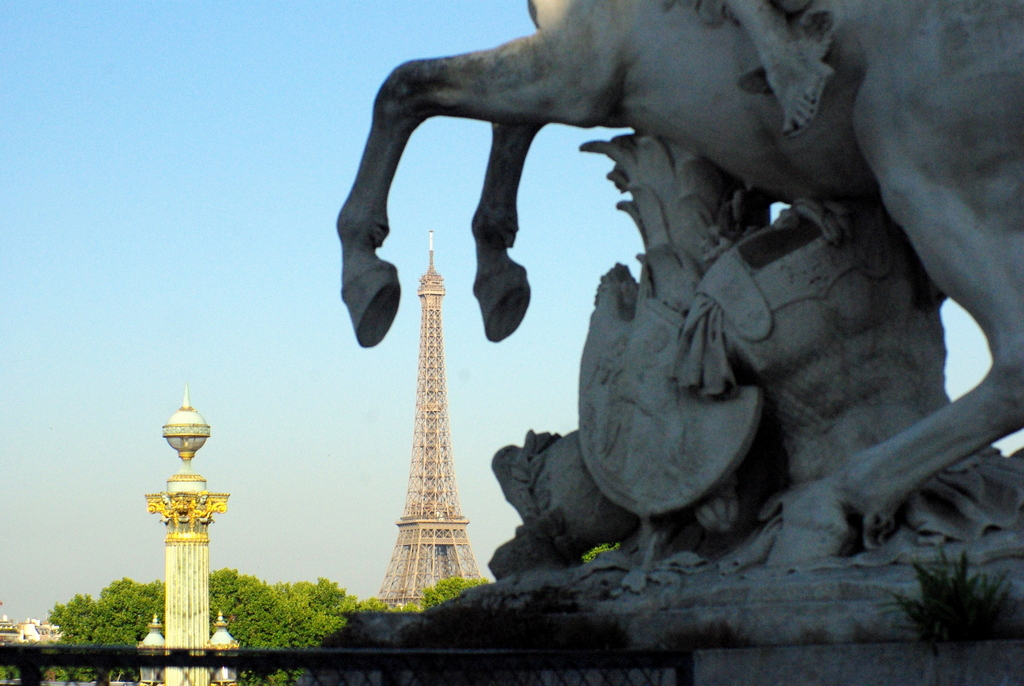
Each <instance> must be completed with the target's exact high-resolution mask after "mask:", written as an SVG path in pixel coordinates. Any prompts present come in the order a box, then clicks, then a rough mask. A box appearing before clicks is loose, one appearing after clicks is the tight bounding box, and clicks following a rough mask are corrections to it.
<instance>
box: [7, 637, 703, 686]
mask: <svg viewBox="0 0 1024 686" xmlns="http://www.w3.org/2000/svg"><path fill="white" fill-rule="evenodd" d="M119 681H121V682H131V683H133V684H135V683H139V684H141V686H161V685H166V686H174V685H180V686H233V685H234V684H238V686H289V685H291V684H295V685H296V686H492V685H493V686H499V685H500V686H505V685H506V684H508V685H513V686H692V684H693V658H692V655H691V654H690V653H680V652H655V651H596V650H588V651H563V650H552V651H525V650H385V649H377V648H372V649H371V648H357V649H307V650H244V649H243V650H232V651H228V652H218V651H187V650H164V651H161V652H160V653H159V654H153V653H149V654H146V653H142V652H140V651H138V650H136V649H132V648H118V647H105V646H95V647H93V646H61V645H54V646H0V683H6V684H9V685H10V686H42V685H44V684H48V685H51V686H56V685H57V684H59V685H61V686H64V685H67V686H71V685H73V684H83V685H84V684H87V683H88V684H92V683H95V684H96V685H97V686H110V684H114V683H117V682H119Z"/></svg>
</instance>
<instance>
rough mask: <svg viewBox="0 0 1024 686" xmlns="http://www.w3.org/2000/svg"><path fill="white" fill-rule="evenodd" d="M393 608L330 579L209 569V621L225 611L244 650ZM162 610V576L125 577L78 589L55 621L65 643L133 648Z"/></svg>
mask: <svg viewBox="0 0 1024 686" xmlns="http://www.w3.org/2000/svg"><path fill="white" fill-rule="evenodd" d="M387 609H388V608H387V606H386V605H384V603H382V602H381V601H379V600H377V599H376V598H367V599H366V600H362V601H361V600H359V598H357V597H356V596H354V595H349V594H348V593H347V592H346V591H345V589H343V588H341V587H339V586H338V584H337V583H335V582H333V581H330V580H328V579H317V581H316V583H313V582H310V581H298V582H295V583H277V584H269V583H267V582H266V581H263V580H262V579H258V578H256V577H255V576H252V575H249V574H240V573H239V572H238V570H236V569H220V570H217V571H215V572H213V573H212V574H210V624H211V626H212V624H213V622H214V621H215V620H216V618H217V614H218V613H223V614H224V617H225V618H227V619H228V623H229V627H228V630H229V631H230V632H231V634H232V635H233V636H234V637H235V639H236V640H237V641H238V642H239V644H240V645H242V646H243V647H249V648H302V647H309V646H316V645H319V644H320V642H321V641H322V640H323V638H324V637H325V636H327V635H328V634H331V633H333V632H335V631H337V630H338V629H340V628H341V627H342V626H344V625H345V620H346V617H347V616H348V615H350V614H352V613H353V612H365V611H377V612H379V611H383V610H387ZM163 614H164V584H163V582H162V581H153V582H150V583H148V584H143V583H139V582H137V581H133V580H131V579H127V578H125V579H121V580H119V581H114V582H113V583H111V584H110V585H109V586H107V587H106V588H104V589H103V590H102V591H100V595H99V598H98V599H93V598H92V597H91V596H89V595H81V594H79V595H76V596H75V597H73V598H72V599H71V600H69V601H68V602H67V603H57V604H56V605H55V606H54V608H53V610H51V611H50V621H51V622H53V623H54V624H58V625H59V626H60V627H61V641H62V642H63V643H76V644H96V645H129V646H135V645H136V644H137V643H138V642H139V641H141V640H142V639H143V638H144V637H145V635H146V633H147V632H148V629H147V626H146V625H147V624H149V622H150V621H152V618H153V615H157V616H158V617H161V618H163Z"/></svg>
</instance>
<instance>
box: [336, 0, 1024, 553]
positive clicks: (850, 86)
mask: <svg viewBox="0 0 1024 686" xmlns="http://www.w3.org/2000/svg"><path fill="white" fill-rule="evenodd" d="M736 6H737V7H739V4H738V3H736ZM709 7H711V8H712V10H713V11H711V12H710V13H709V11H708V8H709ZM716 7H717V8H718V9H717V10H715V8H716ZM532 9H533V10H534V11H533V14H534V17H535V22H536V23H537V25H538V30H537V32H536V33H535V34H533V35H531V36H528V37H525V38H521V39H518V40H514V41H512V42H510V43H507V44H505V45H502V46H500V47H497V48H495V49H493V50H487V51H481V52H475V53H470V54H466V55H461V56H456V57H450V58H444V59H434V60H423V61H413V62H409V63H406V64H404V65H402V66H400V67H398V68H397V69H396V70H395V71H394V72H393V73H392V74H391V76H390V77H389V78H388V79H387V80H386V82H385V83H384V85H383V86H382V88H381V90H380V93H379V94H378V96H377V99H376V103H375V105H374V116H373V124H372V128H371V131H370V136H369V140H368V142H367V144H366V149H365V152H364V155H363V158H362V162H361V164H360V167H359V172H358V176H357V178H356V181H355V184H354V186H353V188H352V191H351V194H350V195H349V198H348V200H347V201H346V202H345V205H344V207H343V208H342V210H341V214H340V216H339V218H338V233H339V236H340V238H341V241H342V247H343V289H342V297H343V299H344V301H345V303H346V305H347V306H348V308H349V311H350V314H351V316H352V321H353V324H354V326H355V330H356V336H357V339H358V340H359V342H360V344H362V345H364V346H372V345H375V344H376V343H377V342H379V341H380V340H381V339H382V338H383V336H384V335H385V333H386V332H387V330H388V328H389V326H390V324H391V321H392V319H393V317H394V315H395V312H396V310H397V306H398V299H399V286H398V280H397V273H396V271H395V268H394V267H393V266H392V265H390V264H388V263H386V262H384V261H382V260H380V259H379V258H378V257H377V256H376V253H375V251H376V249H377V248H378V247H380V246H381V244H382V242H383V240H384V238H385V237H386V236H387V233H388V231H389V227H388V220H387V211H386V210H387V197H388V189H389V186H390V183H391V180H392V178H393V175H394V173H395V170H396V167H397V165H398V161H399V158H400V157H401V154H402V151H403V149H404V146H405V144H406V142H407V140H408V138H409V136H410V134H411V133H412V132H413V130H415V128H416V127H417V126H418V125H419V124H420V123H421V122H422V121H424V120H425V119H427V118H429V117H432V116H438V115H446V116H455V117H467V118H473V119H480V120H484V121H490V122H493V123H494V124H495V129H494V144H493V148H492V153H491V160H490V164H489V167H488V170H487V175H486V179H485V182H484V192H483V198H482V200H481V204H480V207H479V209H478V211H477V214H476V216H475V217H474V221H473V233H474V236H475V238H476V241H477V254H478V265H479V266H478V273H477V280H476V283H475V286H474V292H475V293H476V295H477V297H478V299H479V301H480V304H481V309H482V311H483V315H484V321H485V330H486V332H487V335H488V337H489V338H491V339H492V340H500V339H502V338H504V337H505V336H507V335H509V334H510V333H511V332H512V331H514V330H515V328H516V327H517V326H518V324H519V322H520V321H521V319H522V316H523V314H524V312H525V310H526V306H527V304H528V302H529V287H528V285H527V283H526V278H525V270H523V268H522V267H521V266H519V265H517V264H515V263H514V262H512V261H511V260H510V259H509V258H508V256H507V254H506V249H507V248H508V247H511V246H512V243H513V240H514V236H515V231H516V212H515V194H516V189H517V185H518V182H519V174H520V171H521V168H522V164H523V162H524V160H525V156H526V152H527V150H528V148H529V145H530V142H531V141H532V139H533V136H534V135H535V134H536V132H537V131H538V130H539V128H540V127H542V126H543V125H545V124H547V123H550V122H557V123H562V124H569V125H573V126H579V127H593V126H609V127H632V128H633V129H635V130H636V131H637V132H638V133H640V134H644V135H650V136H656V137H659V138H661V139H664V140H667V141H671V142H672V143H673V144H676V145H679V146H681V147H683V148H685V149H687V150H689V151H691V152H692V153H693V154H694V155H697V156H699V157H701V158H703V159H706V160H708V161H709V162H710V163H712V164H713V165H715V166H717V167H718V168H720V169H721V170H723V171H724V172H725V173H727V174H728V175H730V176H731V177H733V178H736V179H739V180H740V181H742V183H744V184H745V186H746V187H748V188H752V189H758V190H759V191H761V192H763V193H765V194H767V195H768V196H770V197H771V198H773V199H777V200H781V201H792V200H794V199H797V198H819V199H823V200H829V199H842V200H847V199H864V200H868V201H874V200H877V199H881V201H882V203H883V204H884V207H885V209H886V211H887V212H888V214H889V215H890V216H891V217H892V218H893V220H894V221H895V222H896V223H897V224H898V225H899V226H900V227H902V230H903V231H904V232H905V234H906V236H907V237H908V239H909V241H910V243H911V244H912V246H913V248H914V250H915V251H916V253H917V255H918V256H919V258H920V260H921V262H922V263H923V265H924V267H925V270H926V271H927V274H928V276H929V277H930V278H931V280H932V281H933V282H934V284H935V285H936V286H937V287H938V288H939V289H940V290H941V291H942V292H944V293H946V294H948V295H949V296H950V297H952V298H954V299H955V300H956V301H957V302H959V303H960V304H961V305H962V306H963V307H964V308H965V309H966V310H967V311H968V312H969V313H970V314H971V315H972V316H973V317H974V318H975V319H976V320H977V322H978V323H979V325H980V326H981V328H982V330H983V331H984V333H985V335H986V336H987V338H988V342H989V346H990V349H991V352H992V358H993V367H992V370H991V371H990V373H989V374H988V376H987V377H986V378H985V380H984V381H983V382H982V383H981V384H980V385H979V386H978V387H977V388H975V389H974V390H973V391H971V392H970V393H968V394H967V395H966V396H964V397H963V398H961V399H959V400H958V401H956V402H955V403H952V404H949V405H945V406H943V407H941V408H939V409H937V410H936V411H934V412H933V413H931V414H930V415H928V416H927V417H926V418H925V419H923V420H921V421H919V422H917V423H915V424H914V425H913V426H911V427H910V428H908V429H906V430H904V431H902V432H900V433H898V434H896V435H895V436H893V437H891V438H888V439H887V440H884V441H882V442H881V443H878V444H877V445H874V446H872V447H870V448H867V449H864V450H862V451H860V453H859V454H858V455H856V459H854V460H852V461H851V462H850V463H849V465H848V466H847V467H846V468H845V469H843V470H841V471H839V472H837V473H835V474H832V475H830V476H828V477H826V478H822V479H820V480H818V481H815V482H813V483H811V484H808V485H807V487H806V488H804V489H803V490H802V491H801V492H800V493H799V494H797V495H796V497H794V498H792V499H790V500H789V501H787V502H786V503H785V505H784V509H783V512H782V520H783V521H782V525H781V529H780V533H779V535H778V538H777V540H776V542H775V551H774V553H773V557H774V559H775V560H776V561H778V562H780V563H788V562H791V561H800V560H806V559H811V558H816V557H822V556H829V555H836V554H839V553H840V551H842V550H844V549H845V548H846V547H847V546H848V544H849V541H850V539H851V537H855V536H856V535H858V534H857V532H862V533H863V537H864V541H865V544H866V545H868V546H869V547H870V546H871V545H872V541H874V540H876V539H878V538H880V537H884V535H885V534H886V531H887V530H888V529H889V528H890V525H891V521H892V518H893V514H894V512H896V510H897V509H898V508H900V507H901V505H902V504H903V503H904V502H905V501H906V499H907V498H908V496H909V494H911V493H912V492H913V491H914V490H915V489H917V488H919V487H920V486H921V485H922V484H923V483H924V482H925V481H927V480H928V479H929V478H930V477H932V476H933V475H934V474H936V473H938V472H939V471H940V470H942V469H944V468H946V467H948V466H949V465H952V464H954V463H955V462H957V461H958V460H960V459H962V458H964V457H965V456H968V455H970V454H972V453H974V452H976V451H978V450H979V449H981V448H983V447H984V446H986V445H988V444H990V443H991V442H992V441H994V440H997V439H999V438H1001V437H1003V436H1005V435H1007V434H1009V433H1011V432H1013V431H1015V430H1017V429H1019V428H1021V426H1024V271H1022V270H1021V268H1020V265H1022V264H1024V187H1022V186H1024V1H1022V0H989V1H988V2H984V3H981V2H966V1H959V0H957V1H948V0H814V1H813V2H811V3H810V4H809V5H806V6H802V7H800V6H797V8H796V11H790V12H788V13H785V14H782V15H781V16H782V19H781V21H782V22H783V23H782V24H781V25H778V26H781V28H782V32H783V35H791V36H792V38H793V40H797V41H799V40H802V41H812V42H813V41H818V42H819V43H820V44H821V45H823V46H827V48H828V49H827V54H825V53H824V52H823V53H822V54H823V55H824V58H823V59H824V61H825V63H826V64H827V66H828V68H829V69H830V70H831V72H830V75H829V80H828V82H827V85H825V86H824V89H823V91H822V94H821V99H820V102H814V103H812V104H813V105H814V107H813V108H812V110H810V111H805V112H804V115H805V116H804V117H803V119H802V120H801V122H800V130H798V131H796V133H799V134H800V135H796V136H794V135H791V134H793V133H794V130H793V127H792V126H790V124H791V122H790V121H789V117H788V116H787V114H786V110H787V107H786V103H785V102H782V101H781V100H780V99H779V97H771V93H772V89H771V87H772V81H773V79H772V78H771V77H772V73H771V71H769V72H768V74H767V76H768V77H769V78H768V79H767V82H766V84H765V85H764V87H762V88H758V87H756V84H754V85H752V82H751V78H750V77H751V75H752V74H754V75H756V74H757V72H758V69H759V68H762V69H763V68H765V67H766V66H767V64H766V63H767V62H768V61H769V60H767V59H766V57H765V52H764V50H763V49H761V47H762V46H763V45H764V44H765V41H764V40H763V38H762V40H760V41H759V40H757V28H756V25H755V24H754V23H751V22H750V21H747V20H746V19H745V17H747V16H750V15H749V12H748V13H746V14H745V13H744V12H742V11H732V12H730V11H729V9H730V8H729V7H726V6H724V5H713V4H711V3H710V2H709V0H699V1H698V0H691V2H683V1H679V2H666V1H665V0H546V1H542V0H535V3H534V5H533V6H532ZM734 9H735V8H734ZM779 11H780V12H781V11H782V10H779ZM752 36H753V37H752ZM776 76H777V75H776ZM775 80H776V81H777V80H778V79H777V78H776V79H775ZM780 103H781V104H780ZM812 118H813V121H811V119H812ZM784 129H785V130H784Z"/></svg>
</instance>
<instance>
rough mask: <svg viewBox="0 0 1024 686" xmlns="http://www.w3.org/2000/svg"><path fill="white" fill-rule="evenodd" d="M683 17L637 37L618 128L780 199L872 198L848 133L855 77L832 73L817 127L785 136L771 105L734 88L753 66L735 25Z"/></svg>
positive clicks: (864, 167)
mask: <svg viewBox="0 0 1024 686" xmlns="http://www.w3.org/2000/svg"><path fill="white" fill-rule="evenodd" d="M676 14H680V13H677V12H670V13H669V14H667V15H665V16H666V18H668V17H672V16H673V15H676ZM689 19H690V18H689V17H688V16H687V15H685V14H683V15H681V18H680V19H679V20H677V21H663V22H661V23H660V24H656V25H655V26H654V28H652V29H649V30H647V32H646V34H644V35H643V36H641V37H640V38H638V40H639V41H640V44H639V45H638V46H637V48H636V54H637V55H638V56H639V57H638V59H637V60H635V61H634V62H633V63H632V64H631V67H630V70H629V73H628V75H627V77H626V82H625V87H624V91H623V97H622V102H621V108H620V114H621V122H622V123H623V124H624V125H626V126H632V127H633V128H635V129H636V130H637V131H638V132H640V133H644V134H649V135H655V136H661V137H664V138H667V139H669V140H672V141H675V142H677V143H679V144H681V145H682V146H684V147H686V148H688V149H690V150H692V151H693V152H694V153H696V154H698V155H701V156H703V157H705V158H707V159H708V160H710V161H711V162H713V163H715V164H716V165H718V166H719V167H721V168H722V169H724V170H725V171H726V172H728V173H729V174H732V175H733V176H736V177H738V178H741V179H743V180H744V181H747V182H748V183H749V184H751V185H753V186H756V187H758V188H761V189H763V190H765V191H768V192H769V193H772V194H774V195H776V196H778V197H779V198H780V199H785V200H793V199H795V198H799V197H871V196H874V195H875V194H876V193H877V186H876V183H875V180H874V177H873V175H872V173H871V171H870V169H869V167H868V166H867V163H866V162H865V161H864V158H863V157H862V155H861V153H860V149H859V147H858V144H857V140H856V136H855V135H854V129H853V124H852V110H853V102H854V99H855V96H856V89H857V86H858V81H857V77H856V76H855V75H850V74H848V73H845V72H840V73H837V75H836V78H834V79H833V83H831V84H830V85H829V86H828V88H826V91H825V94H824V99H823V101H822V106H821V109H820V111H819V114H818V116H817V118H816V119H815V121H814V123H813V124H812V125H811V126H810V127H809V129H808V130H807V131H805V132H804V133H803V134H801V135H799V136H796V137H794V138H787V137H785V136H783V135H782V109H781V108H780V107H779V105H778V103H777V102H776V100H775V99H774V98H773V97H772V96H770V95H756V94H751V93H747V92H745V91H743V90H741V89H740V88H739V86H738V85H737V81H738V79H739V77H740V76H742V75H743V74H744V73H746V72H747V71H750V70H753V69H756V68H757V66H758V64H759V62H758V59H757V56H756V54H755V53H754V51H753V47H752V46H751V45H750V42H749V40H748V39H747V38H746V36H745V35H744V34H743V33H742V31H741V29H740V28H739V27H735V26H732V25H729V24H725V25H722V26H718V27H709V26H705V25H701V24H699V23H698V22H694V21H692V20H689Z"/></svg>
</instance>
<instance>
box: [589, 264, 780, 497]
mask: <svg viewBox="0 0 1024 686" xmlns="http://www.w3.org/2000/svg"><path fill="white" fill-rule="evenodd" d="M636 294H637V287H636V282H635V281H633V278H632V276H631V275H630V274H629V271H628V270H627V269H626V268H625V267H623V266H622V265H617V266H616V267H615V269H613V270H612V271H611V272H609V273H608V274H607V275H606V276H605V277H604V278H603V279H602V282H601V287H600V289H599V291H598V297H597V306H596V309H595V311H594V314H593V315H592V317H591V324H590V332H589V334H588V336H587V342H586V345H585V347H584V350H583V359H582V362H581V368H580V404H579V410H580V430H579V440H580V448H581V449H582V453H583V460H584V463H585V464H586V466H587V469H588V471H589V472H590V474H591V476H593V478H594V481H596V482H597V485H598V486H599V487H600V489H601V492H602V493H604V495H605V496H606V497H607V498H608V499H609V500H611V501H612V502H614V503H616V504H617V505H619V506H621V507H624V508H626V509H627V510H629V511H631V512H633V513H635V514H637V515H640V516H642V517H648V516H654V515H660V514H665V513H668V512H672V511H675V510H679V509H682V508H685V507H688V506H691V505H693V504H695V503H697V502H699V501H700V500H702V499H703V498H704V497H706V496H708V495H710V494H711V493H712V492H714V490H715V489H716V488H717V487H718V486H719V485H720V484H721V483H722V482H723V481H724V480H725V479H727V478H728V477H729V476H730V475H731V474H732V472H733V470H734V469H735V468H736V467H737V466H738V464H739V463H740V461H742V459H743V457H744V456H745V455H746V454H747V451H748V450H749V448H750V443H751V441H752V440H753V437H754V434H755V432H756V430H757V426H758V422H759V420H760V416H761V391H760V389H758V388H756V387H753V386H739V387H737V388H735V389H734V390H733V392H731V393H730V394H728V395H727V396H725V397H724V398H722V399H710V398H704V397H701V396H700V395H699V394H697V393H694V392H690V391H687V390H685V389H679V388H678V386H677V384H676V382H675V380H674V378H673V368H674V365H675V362H676V355H677V352H678V346H679V341H680V334H681V331H682V327H683V318H682V315H681V314H679V313H678V312H676V311H674V310H672V309H671V308H669V307H666V306H665V305H664V304H662V303H661V302H659V301H658V300H656V299H653V298H640V299H639V301H637V300H636Z"/></svg>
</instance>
